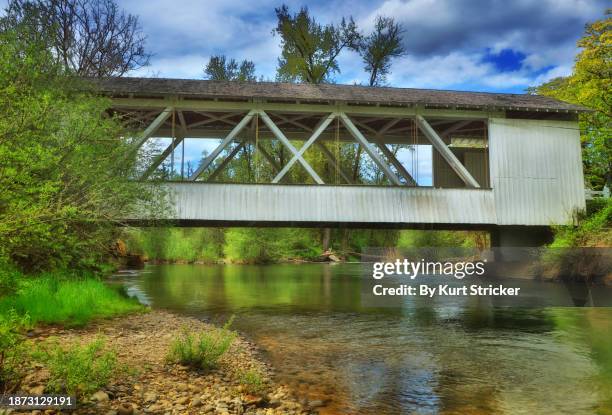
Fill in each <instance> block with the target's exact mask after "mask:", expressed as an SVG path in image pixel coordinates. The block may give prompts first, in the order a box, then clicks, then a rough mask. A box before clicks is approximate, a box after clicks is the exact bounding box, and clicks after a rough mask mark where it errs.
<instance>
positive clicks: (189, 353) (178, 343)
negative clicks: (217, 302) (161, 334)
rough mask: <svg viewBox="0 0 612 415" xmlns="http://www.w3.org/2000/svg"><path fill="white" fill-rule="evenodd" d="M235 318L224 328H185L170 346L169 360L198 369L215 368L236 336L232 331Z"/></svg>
mask: <svg viewBox="0 0 612 415" xmlns="http://www.w3.org/2000/svg"><path fill="white" fill-rule="evenodd" d="M232 321H233V318H230V319H229V320H228V321H227V323H225V325H224V326H223V327H222V328H213V329H211V330H206V331H202V332H200V333H193V332H190V331H189V330H187V329H185V330H183V333H182V334H181V335H180V336H179V337H178V338H177V339H175V340H174V342H173V343H172V345H171V346H170V352H169V353H168V360H169V361H170V362H177V363H180V364H183V365H187V366H191V367H194V368H197V369H204V370H208V369H213V368H215V367H217V365H218V364H219V360H220V359H221V357H223V355H224V354H225V353H226V352H227V351H228V350H229V348H230V346H231V345H232V343H233V342H234V339H235V338H236V333H235V332H233V331H231V330H230V329H229V327H230V326H231V324H232Z"/></svg>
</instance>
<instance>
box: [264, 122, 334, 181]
mask: <svg viewBox="0 0 612 415" xmlns="http://www.w3.org/2000/svg"><path fill="white" fill-rule="evenodd" d="M337 116H338V114H337V113H335V112H332V113H331V114H329V115H328V116H326V117H324V118H322V119H321V121H319V124H318V125H317V127H316V128H315V129H314V131H313V133H312V135H311V136H310V138H309V139H308V140H307V141H306V142H305V143H304V145H303V146H302V147H301V148H300V150H299V151H298V154H296V155H294V156H293V158H292V159H291V160H289V162H288V163H287V164H285V166H284V167H283V169H282V170H281V171H280V172H278V174H277V175H276V177H275V178H274V179H273V180H272V183H278V182H279V181H281V180H282V178H283V177H284V176H285V174H287V172H288V171H289V169H290V168H291V166H293V165H294V164H295V163H296V162H297V161H298V157H301V156H303V155H304V153H305V152H306V150H308V148H309V147H310V146H311V145H312V144H313V143H314V142H315V141H316V140H317V138H319V136H320V135H321V134H322V133H323V131H325V129H326V128H327V127H328V126H329V124H330V123H331V122H332V121H333V120H334V118H336V117H337Z"/></svg>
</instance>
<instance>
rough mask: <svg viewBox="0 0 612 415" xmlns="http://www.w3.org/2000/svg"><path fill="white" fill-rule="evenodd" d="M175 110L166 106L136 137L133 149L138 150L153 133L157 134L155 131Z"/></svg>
mask: <svg viewBox="0 0 612 415" xmlns="http://www.w3.org/2000/svg"><path fill="white" fill-rule="evenodd" d="M173 111H174V108H172V107H166V108H165V109H164V110H163V111H162V112H161V113H160V114H159V115H158V116H157V117H155V119H154V120H153V122H152V123H151V124H149V126H148V127H147V128H146V129H145V130H144V131H143V132H142V134H140V136H138V137H137V138H136V140H135V141H134V144H133V147H132V151H138V149H139V148H140V147H142V145H143V144H144V143H145V141H147V140H148V139H149V138H150V137H151V136H152V135H153V134H155V131H157V129H158V128H159V127H161V125H162V124H163V123H165V122H166V120H167V119H168V117H170V115H172V112H173Z"/></svg>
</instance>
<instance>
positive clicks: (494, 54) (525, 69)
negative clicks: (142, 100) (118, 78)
mask: <svg viewBox="0 0 612 415" xmlns="http://www.w3.org/2000/svg"><path fill="white" fill-rule="evenodd" d="M119 4H120V5H121V6H122V7H123V8H125V9H126V10H127V11H128V12H130V13H132V14H135V15H138V16H139V17H140V21H141V24H142V28H143V31H144V33H145V34H146V36H147V47H148V49H149V50H150V51H151V52H152V53H153V57H152V58H151V65H150V66H149V67H146V68H142V69H139V70H137V71H134V72H133V74H132V75H138V76H160V77H177V78H195V79H198V78H202V77H203V68H204V66H205V64H206V62H207V61H208V59H209V57H210V56H211V55H214V54H225V55H227V56H228V57H231V58H235V59H238V60H241V59H249V60H252V61H254V62H255V65H256V69H257V73H258V75H263V76H264V78H266V79H270V80H273V79H274V77H275V71H276V66H277V57H278V56H279V53H280V47H279V44H280V40H279V38H278V36H274V35H273V34H272V31H273V29H274V27H275V24H276V16H275V13H274V8H275V7H278V6H279V5H280V4H281V3H280V1H279V0H276V1H270V0H263V1H258V2H255V1H248V0H220V1H218V0H207V1H202V0H181V1H180V2H177V1H174V2H171V1H168V0H120V1H119ZM286 4H287V5H288V6H289V8H290V10H292V11H297V10H298V9H299V8H300V7H301V6H304V5H307V6H308V8H309V9H310V12H311V14H312V15H313V16H314V17H315V18H316V19H317V20H318V21H320V22H322V23H338V22H339V21H340V19H341V18H342V16H347V17H348V16H352V17H353V18H354V19H355V21H356V22H357V25H358V28H359V30H360V31H361V32H362V33H365V34H367V33H368V32H369V31H371V30H372V26H373V22H374V19H375V18H376V16H379V15H381V16H391V17H394V18H395V19H396V20H397V21H398V22H399V23H401V24H402V25H403V27H404V30H405V32H404V40H403V43H404V46H405V48H406V51H407V53H406V55H405V56H403V57H400V58H398V59H396V60H395V61H394V62H393V65H392V68H391V74H390V76H389V77H388V80H387V83H388V84H389V85H390V86H398V87H416V88H435V89H457V90H473V91H492V92H514V93H521V92H524V90H525V88H527V87H528V86H533V85H538V84H541V83H542V82H545V81H547V80H549V79H551V78H554V77H557V76H561V75H567V74H569V73H570V72H571V68H572V64H573V60H574V57H575V55H576V53H577V48H576V41H577V40H578V39H579V38H580V36H581V35H582V33H583V31H584V26H585V24H586V23H587V22H591V21H594V20H597V19H600V18H602V17H603V14H604V11H605V8H606V6H609V3H607V2H606V1H605V0H385V1H368V0H324V1H320V0H317V1H310V2H298V1H293V0H290V1H287V2H286ZM339 63H340V68H341V73H339V74H336V75H335V77H334V78H335V79H334V80H335V82H337V83H347V84H353V83H366V82H367V79H368V78H367V75H366V73H365V72H364V70H363V64H362V62H361V60H360V58H359V56H357V55H356V54H355V53H354V52H351V51H345V52H343V53H342V54H341V56H340V59H339Z"/></svg>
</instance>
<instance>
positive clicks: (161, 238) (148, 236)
mask: <svg viewBox="0 0 612 415" xmlns="http://www.w3.org/2000/svg"><path fill="white" fill-rule="evenodd" d="M123 237H124V238H125V239H126V242H127V248H128V251H129V252H130V253H132V254H140V255H144V256H145V257H147V258H149V259H154V260H158V261H168V262H182V261H185V262H205V263H213V262H217V261H219V260H220V259H221V258H222V257H223V243H224V240H225V235H224V231H223V229H219V228H145V229H129V230H127V231H126V232H125V233H124V235H123Z"/></svg>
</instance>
